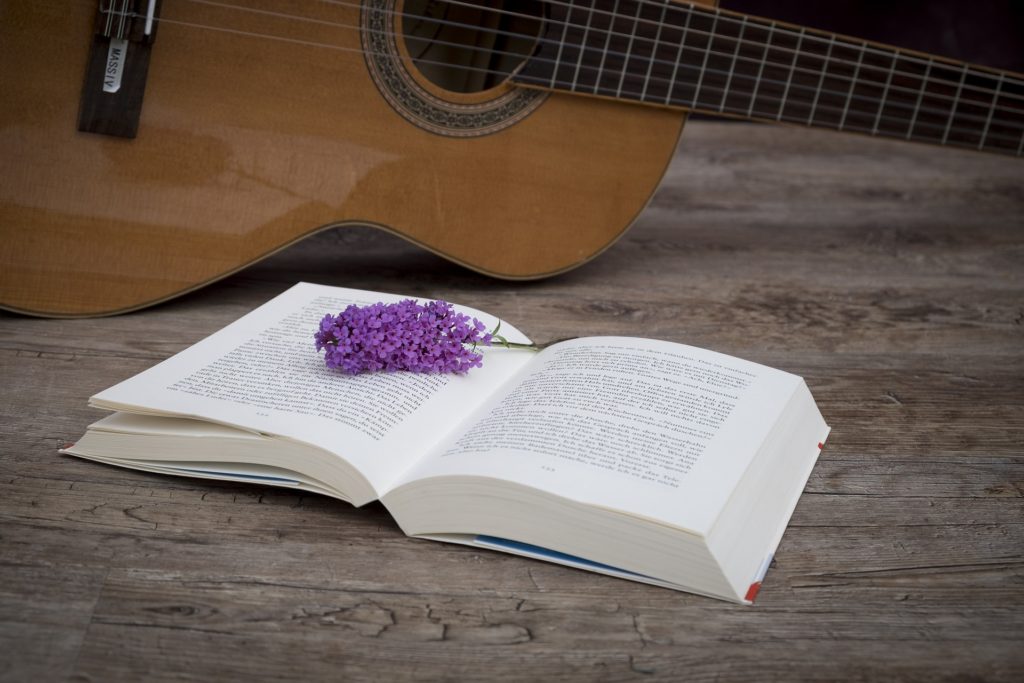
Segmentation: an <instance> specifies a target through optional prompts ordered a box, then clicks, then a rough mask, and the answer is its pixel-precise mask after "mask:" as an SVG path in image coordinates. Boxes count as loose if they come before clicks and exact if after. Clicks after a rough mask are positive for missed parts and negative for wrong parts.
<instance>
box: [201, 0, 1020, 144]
mask: <svg viewBox="0 0 1024 683" xmlns="http://www.w3.org/2000/svg"><path fill="white" fill-rule="evenodd" d="M186 1H187V2H193V3H196V4H204V5H211V6H216V7H221V8H225V9H231V10H238V11H243V12H250V13H256V14H266V15H270V16H275V17H280V18H285V19H291V20H296V21H306V22H311V23H316V24H324V25H328V26H335V27H339V28H346V29H352V30H362V29H361V27H358V26H354V25H351V24H343V23H338V22H331V21H325V20H320V19H314V18H311V17H305V16H301V15H294V14H287V13H283V12H275V11H270V10H259V9H255V8H248V7H242V6H239V5H234V4H230V3H223V2H216V1H215V0H186ZM320 1H321V2H324V3H326V4H330V5H338V6H343V7H350V8H352V9H360V5H359V4H357V3H352V2H345V1H344V0H320ZM449 4H458V5H464V6H467V7H473V8H476V9H480V10H485V11H489V12H493V13H498V14H504V15H511V16H517V17H524V18H528V19H530V20H532V21H539V20H538V19H537V18H536V17H533V16H531V15H527V14H521V13H517V12H508V11H504V10H498V9H495V8H488V7H478V6H476V5H472V4H469V3H466V2H459V1H458V0H449ZM552 4H560V3H557V2H556V3H552ZM563 4H564V3H563ZM659 6H660V5H659ZM381 11H382V12H384V13H386V14H390V15H392V16H403V17H405V16H418V15H409V14H406V13H403V12H395V11H392V10H381ZM609 14H610V13H609ZM428 19H429V21H430V22H431V23H436V24H438V25H447V26H457V27H461V28H469V29H473V30H477V31H479V32H481V33H487V34H497V35H506V36H511V37H518V38H527V39H536V40H537V41H538V42H545V43H548V44H550V45H557V44H560V43H559V42H558V41H552V40H546V39H544V38H539V37H537V36H532V35H529V34H520V33H515V32H510V31H503V30H500V29H491V28H487V27H480V26H476V25H474V24H466V23H462V22H454V21H450V20H445V19H433V18H428ZM552 23H553V24H554V25H556V26H558V25H571V24H563V23H562V22H552ZM577 28H578V27H577ZM595 32H600V29H596V30H595ZM384 33H385V34H387V35H395V34H394V33H393V32H384ZM605 33H606V35H620V36H626V34H612V33H608V32H605ZM691 33H700V32H699V31H691ZM706 35H709V36H710V35H712V34H710V33H706ZM434 42H436V43H437V44H442V45H447V46H452V47H459V48H462V49H465V50H467V51H471V52H487V53H490V54H502V55H508V56H513V57H522V55H519V54H517V53H511V52H507V51H502V50H492V49H488V48H486V47H477V46H472V45H465V44H461V43H453V42H450V41H443V40H435V41H434ZM649 42H654V41H649ZM734 42H738V41H735V40H734ZM752 44H756V45H759V46H760V45H761V44H760V43H752ZM769 48H770V46H765V51H766V52H767V50H768V49H769ZM579 49H580V51H581V53H583V52H586V51H591V52H593V51H595V50H598V48H590V47H586V46H579ZM684 49H686V48H685V46H684ZM688 49H690V50H695V51H700V52H704V50H702V49H701V48H698V47H690V48H688ZM789 52H791V53H795V52H796V51H794V50H789ZM609 53H610V54H615V55H618V56H621V57H624V58H629V57H631V56H632V55H629V54H626V53H621V52H616V51H609ZM710 54H713V55H717V56H721V57H728V58H736V59H742V60H744V61H752V62H757V63H758V64H760V63H761V60H758V59H754V58H745V57H739V56H738V55H734V54H733V55H730V54H727V53H722V52H714V51H711V52H710ZM532 59H533V60H535V61H539V62H548V63H550V64H555V65H556V68H557V66H559V65H560V64H559V62H558V60H552V59H546V58H543V57H534V58H532ZM648 61H650V62H651V63H652V64H653V63H654V62H660V63H662V64H665V65H668V66H674V65H675V63H674V62H668V61H665V60H660V59H657V58H654V59H651V60H648ZM794 61H795V60H794ZM826 61H828V60H826V59H825V58H822V62H823V66H824V64H825V62H826ZM831 61H837V60H831ZM625 63H626V60H625V59H624V65H625ZM894 63H895V62H894ZM765 65H766V66H773V67H780V68H785V69H787V70H791V71H793V70H795V71H802V72H804V73H807V74H810V75H812V76H815V77H822V80H824V76H825V75H824V74H822V73H821V72H817V71H814V70H812V69H807V68H801V67H796V68H795V69H794V68H793V66H794V65H792V64H784V63H781V62H773V61H767V62H766V63H765ZM446 66H448V67H449V68H452V69H457V68H459V67H456V66H455V65H451V64H446ZM579 66H580V68H583V69H588V70H591V71H593V70H595V68H596V67H594V66H592V65H584V64H580V65H579ZM681 66H683V67H684V68H686V69H690V70H698V71H706V72H709V73H714V74H719V75H723V76H726V75H729V74H731V73H732V72H725V71H722V70H717V69H703V70H702V69H701V68H700V67H697V66H695V65H690V64H682V65H681ZM463 68H465V67H463ZM892 71H893V73H894V74H900V73H901V72H899V71H897V70H895V69H892ZM494 73H498V72H494ZM887 73H888V70H887ZM904 75H905V74H904ZM732 77H735V78H737V79H746V80H756V81H760V82H762V83H768V84H775V85H781V84H782V82H781V81H775V80H771V79H760V78H758V77H757V76H754V75H751V74H743V73H740V74H733V75H732ZM914 77H915V78H917V77H918V76H914ZM653 80H655V81H660V82H662V83H669V84H670V85H671V86H672V87H671V89H672V91H673V92H674V90H675V85H674V84H673V82H672V81H671V79H665V78H662V77H659V76H654V78H653ZM831 80H833V81H836V80H838V81H846V82H850V83H851V84H852V85H851V88H850V89H849V90H848V91H846V92H838V91H835V90H828V89H824V90H823V89H821V88H820V87H816V86H811V85H806V84H801V83H796V84H794V85H793V86H792V87H793V88H795V89H797V90H804V91H811V92H813V93H815V94H816V95H817V94H829V95H835V96H839V97H844V98H846V97H849V98H851V99H855V100H861V101H863V102H867V103H869V104H870V105H872V106H873V107H875V110H874V111H873V112H871V114H872V115H874V114H875V113H876V112H877V111H878V110H879V109H880V108H881V107H882V106H884V107H885V108H899V109H906V110H915V111H918V112H919V113H926V114H928V113H930V114H937V115H941V116H949V115H950V114H951V112H949V111H947V110H939V109H933V108H931V107H928V106H917V105H916V104H912V103H911V102H910V101H899V100H894V101H891V102H890V101H887V99H888V98H883V99H882V100H878V99H875V98H872V97H868V96H864V95H858V94H856V92H855V90H856V86H858V85H868V86H872V87H880V85H881V84H880V83H875V82H872V81H857V79H856V78H849V77H845V76H842V75H833V76H832V77H831ZM932 82H936V81H934V80H933V81H932ZM924 84H925V80H924V79H922V85H924ZM596 88H597V84H595V91H594V92H595V93H596ZM569 89H570V90H576V89H575V88H574V87H570V88H569ZM710 89H711V90H716V91H719V92H722V93H723V99H724V97H727V96H728V94H729V92H728V90H727V89H724V88H721V87H717V88H716V87H714V86H710ZM963 89H966V86H964V88H963ZM888 90H889V91H902V92H905V93H908V94H909V95H910V97H911V98H912V99H916V98H917V97H918V96H919V95H925V94H926V93H924V92H923V91H917V90H913V89H911V88H905V87H901V86H897V85H894V84H891V83H890V85H889V88H888ZM695 94H696V92H695ZM740 94H745V93H740ZM1005 94H1006V95H1011V93H1005ZM986 95H988V96H990V97H989V99H990V101H989V102H981V101H972V100H966V101H965V100H963V99H962V98H959V99H958V98H956V97H950V96H946V95H941V94H936V93H928V94H927V98H928V99H929V100H931V101H945V102H952V103H954V104H966V105H968V106H974V107H983V108H986V109H988V110H989V111H991V112H992V113H993V114H994V113H995V112H999V113H1008V114H1011V115H1014V114H1024V109H1020V110H1018V109H1014V108H1008V107H1003V106H1000V105H998V102H997V100H998V97H991V93H990V92H988V91H986ZM640 99H641V100H643V98H642V97H641V98H640ZM806 104H807V103H804V102H799V101H792V102H786V105H787V106H788V105H793V106H803V105H806ZM693 106H697V103H696V102H694V103H693ZM817 108H818V107H815V109H817ZM824 109H826V110H828V109H830V107H828V106H825V107H824ZM831 109H832V110H833V111H834V110H835V108H834V107H832V108H831ZM712 110H713V108H712ZM855 113H865V114H866V113H867V112H855ZM883 118H884V119H888V120H896V121H899V122H901V123H902V122H903V120H902V119H896V118H895V117H892V116H886V117H883ZM956 118H957V119H959V120H966V121H977V122H978V123H986V122H987V121H988V118H989V117H988V116H986V115H973V114H967V113H963V112H959V113H956ZM921 125H929V124H927V123H924V122H922V123H921ZM944 125H945V124H942V126H941V127H944ZM997 125H998V126H1000V127H1002V128H1011V129H1017V128H1018V126H1017V125H1015V124H1014V123H1013V122H1007V121H1003V120H999V121H998V124H997ZM931 127H940V126H939V124H932V126H931ZM954 130H958V129H954ZM965 130H966V129H965ZM958 132H960V131H958Z"/></svg>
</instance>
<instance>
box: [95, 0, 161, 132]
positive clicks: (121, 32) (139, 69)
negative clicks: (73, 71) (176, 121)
mask: <svg viewBox="0 0 1024 683" xmlns="http://www.w3.org/2000/svg"><path fill="white" fill-rule="evenodd" d="M160 4H161V0H100V2H99V7H98V9H97V11H96V20H95V23H94V34H93V41H92V47H91V48H90V50H89V61H88V63H87V65H86V70H85V84H84V85H83V86H82V99H81V104H80V105H79V109H78V130H80V131H83V132H86V133H98V134H100V135H111V136H114V137H121V138H134V137H135V136H136V135H137V134H138V131H139V120H140V118H141V116H142V99H143V96H144V95H145V92H146V77H147V75H148V73H149V57H150V53H151V51H152V49H153V41H154V40H155V39H156V32H157V23H158V21H159V15H160Z"/></svg>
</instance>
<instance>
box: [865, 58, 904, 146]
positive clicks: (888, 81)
mask: <svg viewBox="0 0 1024 683" xmlns="http://www.w3.org/2000/svg"><path fill="white" fill-rule="evenodd" d="M899 58H900V52H899V50H897V51H896V53H895V54H894V55H893V56H892V65H891V66H890V67H889V75H888V76H887V77H886V79H885V89H883V90H882V97H881V98H880V99H879V102H878V113H877V114H876V115H875V123H874V125H872V126H871V134H872V135H878V125H879V124H880V123H881V122H882V112H884V111H885V101H886V100H887V99H888V97H889V89H890V88H891V87H892V77H893V75H894V74H895V73H896V62H897V60H898V59H899Z"/></svg>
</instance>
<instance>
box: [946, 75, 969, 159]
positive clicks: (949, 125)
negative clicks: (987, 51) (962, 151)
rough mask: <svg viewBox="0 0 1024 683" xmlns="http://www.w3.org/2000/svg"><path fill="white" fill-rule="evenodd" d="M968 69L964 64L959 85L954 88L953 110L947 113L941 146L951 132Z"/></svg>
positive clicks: (947, 139)
mask: <svg viewBox="0 0 1024 683" xmlns="http://www.w3.org/2000/svg"><path fill="white" fill-rule="evenodd" d="M968 70H969V67H968V66H967V65H966V64H964V68H963V73H962V74H961V75H960V84H959V85H958V86H957V87H956V95H954V96H953V108H952V109H950V111H949V121H948V123H946V131H945V132H944V133H943V134H942V144H944V145H945V144H946V143H947V142H948V141H949V133H950V131H952V130H953V119H954V118H956V108H957V107H959V106H960V95H961V94H963V91H964V81H966V80H967V72H968Z"/></svg>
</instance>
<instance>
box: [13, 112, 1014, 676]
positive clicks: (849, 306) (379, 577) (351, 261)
mask: <svg viewBox="0 0 1024 683" xmlns="http://www.w3.org/2000/svg"><path fill="white" fill-rule="evenodd" d="M1022 217H1024V190H1022V185H1021V183H1020V168H1019V163H1016V162H1014V161H1013V160H1004V159H1000V158H992V157H988V156H983V155H977V154H969V153H960V152H949V151H943V150H932V149H929V148H926V147H914V146H902V145H898V144H894V143H889V142H885V141H878V140H860V139H856V138H854V139H850V138H845V137H842V136H830V135H825V134H816V133H813V132H812V133H808V132H806V131H800V130H786V129H778V128H767V127H764V128H762V127H753V126H741V125H723V124H707V123H696V122H695V123H693V124H691V125H690V126H689V127H688V129H687V136H686V137H685V138H684V141H683V144H682V146H681V148H680V156H679V158H678V159H677V163H676V164H675V165H674V166H673V167H672V169H670V172H669V174H668V177H667V178H666V181H665V184H664V186H663V188H662V189H661V190H660V191H659V192H658V194H657V195H656V197H655V198H654V200H653V202H652V204H651V206H650V207H649V209H648V210H647V211H646V212H645V213H644V215H643V216H642V217H641V219H640V220H639V221H638V223H637V225H635V226H634V227H633V229H632V230H631V231H630V232H629V233H628V234H627V235H626V236H625V237H624V238H623V240H622V241H621V242H620V243H619V244H617V245H615V247H614V248H612V249H611V250H610V251H608V252H607V253H606V254H604V255H603V256H602V257H601V258H600V259H598V260H596V261H594V262H593V263H591V264H589V265H587V266H585V267H583V268H581V269H579V270H577V271H574V272H572V273H568V274H566V275H564V276H561V277H558V278H554V279H552V280H548V281H544V282H539V283H504V282H494V281H491V280H488V279H486V278H483V277H481V276H478V275H475V274H473V273H469V272H466V271H464V270H462V269H460V268H458V267H455V266H451V265H450V264H447V263H446V262H443V261H442V260H440V259H438V258H437V257H434V256H432V255H430V254H426V253H423V252H422V251H420V250H418V249H417V248H415V247H413V246H411V245H408V244H406V243H404V242H402V241H400V240H398V239H397V238H394V237H391V236H389V235H386V234H383V233H379V232H376V231H372V230H369V229H365V230H364V229H354V230H353V229H350V230H339V231H334V232H327V233H323V234H321V235H318V236H316V237H314V238H311V239H309V240H307V241H306V242H303V243H300V244H298V245H295V246H294V247H292V248H289V249H288V250H285V251H284V252H282V253H280V254H278V255H276V256H275V257H273V258H271V259H269V260H267V261H265V262H264V263H262V264H259V265H257V266H255V267H253V268H250V269H248V270H246V271H244V272H243V273H240V274H239V275H236V276H234V277H231V278H229V279H227V280H225V281H223V282H221V283H219V284H216V285H214V286H211V287H209V288H206V289H204V290H201V291H199V292H196V293H194V294H192V295H189V296H187V297H183V298H181V299H179V300H176V301H173V302H169V303H167V304H165V305H162V306H159V307H157V308H155V309H152V310H150V311H146V312H143V313H138V314H132V315H126V316H121V317H117V318H110V319H104V320H80V321H44V320H33V319H27V318H19V317H16V316H11V315H7V314H0V379H2V383H3V388H4V391H2V392H0V652H2V653H3V655H0V679H2V680H18V681H21V680H38V679H58V680H59V679H68V678H70V679H71V680H96V681H99V680H138V679H148V680H219V679H239V678H250V679H251V678H278V679H280V680H298V679H302V680H310V679H316V678H343V679H347V680H381V679H403V678H412V679H416V678H424V679H431V680H436V679H449V680H461V679H476V680H479V679H485V678H487V679H491V678H502V677H504V678H511V679H523V678H541V677H543V678H552V679H559V680H624V679H628V678H634V677H639V676H646V677H648V678H653V679H662V680H678V679H682V678H685V679H688V680H697V681H702V680H709V681H710V680H720V679H723V678H724V679H728V680H739V681H744V680H750V681H763V680H770V679H815V680H840V679H846V680H877V679H887V680H891V679H898V680H910V681H916V680H920V681H933V680H936V679H963V680H992V681H1002V680H1005V681H1016V680H1020V679H1022V678H1024V618H1022V617H1021V616H1020V615H1021V614H1024V609H1022V608H1024V541H1022V539H1024V353H1022V350H1024V305H1022V303H1021V302H1022V301H1024V296H1022V294H1024V222H1022ZM300 279H303V280H310V281H316V282H324V283H326V284H338V285H343V286H350V287H361V288H365V289H377V290H382V291H394V292H406V293H409V294H414V295H421V296H444V297H446V298H450V299H452V300H455V301H458V302H460V303H466V304H469V305H472V306H476V307H479V308H482V309H484V310H488V311H490V312H493V313H496V314H499V315H501V316H503V317H505V318H507V319H508V320H510V321H512V322H514V323H516V324H518V325H520V326H522V327H523V328H524V329H525V330H526V331H528V332H529V333H530V334H532V335H533V336H535V337H536V338H538V339H545V338H552V337H558V336H564V335H567V334H639V335H642V336H651V337H661V338H665V339H672V340H676V341H682V342H685V343H692V344H696V345H699V346H705V347H709V348H714V349H716V350H719V351H723V352H725V353H730V354H735V355H739V356H743V357H746V358H749V359H751V360H755V361H758V362H763V363H766V364H768V365H772V366H775V367H781V368H783V369H786V370H789V371H792V372H795V373H798V374H801V375H803V376H804V377H806V378H807V381H808V384H809V386H810V387H811V389H812V391H813V393H814V394H815V397H816V398H817V400H818V402H819V405H820V406H821V408H822V411H823V413H824V414H825V415H826V417H827V418H828V420H829V421H830V423H831V424H832V425H833V427H834V430H833V432H832V435H831V436H830V438H829V442H828V444H827V446H826V448H825V450H824V452H823V454H822V457H821V460H820V461H819V464H818V466H817V467H816V468H815V470H814V472H813V474H812V476H811V479H810V482H809V484H808V487H807V490H806V492H805V495H804V496H803V498H802V499H801V501H800V504H799V505H798V507H797V509H796V512H795V514H794V517H793V521H792V524H791V525H790V528H789V529H788V531H787V532H786V535H785V536H784V538H783V541H782V544H781V546H780V548H779V552H778V553H777V556H776V559H775V563H774V567H773V569H772V570H771V571H770V572H769V574H768V577H767V579H766V582H765V586H764V588H763V590H762V592H761V594H760V596H759V598H758V602H757V605H756V606H755V607H753V608H742V607H738V606H734V605H729V604H726V603H720V602H716V601H712V600H708V599H705V598H700V597H697V596H692V595H686V594H682V593H674V592H671V591H665V590H661V589H657V588H652V587H649V586H643V585H640V584H634V583H630V582H625V581H618V580H615V579H610V578H607V577H602V576H597V575H593V574H589V573H586V572H580V571H576V570H570V569H567V568H564V567H558V566H555V565H549V564H544V563H541V562H534V561H529V560H525V559H521V558H516V557H512V556H508V555H503V554H500V553H495V552H479V551H475V550H473V549H469V548H462V547H456V546H446V545H444V544H439V543H432V542H426V541H416V540H412V539H407V538H405V537H404V536H403V535H402V534H401V532H400V531H399V530H398V529H397V527H396V526H395V524H394V522H393V521H392V520H391V519H390V517H389V516H388V515H387V513H386V512H385V511H384V509H383V508H382V507H381V506H379V505H370V506H367V507H365V508H362V509H354V508H352V507H351V506H349V505H347V504H345V503H341V502H340V501H334V500H330V499H327V498H324V497H319V496H310V495H303V494H298V493H296V492H293V491H283V490H279V489H272V488H267V487H257V486H246V485H240V484H231V483H223V482H209V481H201V480H190V479H183V478H173V477H161V476H158V475H151V474H146V473H139V472H131V471H126V470H120V469H117V468H113V467H105V466H100V465H97V464H94V463H89V462H84V461H79V460H76V459H73V458H66V457H62V456H59V455H58V454H57V453H56V449H57V448H58V447H59V446H61V445H62V444H63V443H65V442H67V441H71V440H74V439H75V438H77V437H78V436H79V435H80V434H81V432H82V430H83V429H84V427H85V426H86V425H87V424H88V423H89V422H90V421H92V420H94V419H96V418H97V417H99V415H100V414H101V413H99V412H98V411H94V410H91V409H89V408H87V407H86V405H85V402H86V400H87V398H88V396H90V395H91V394H93V393H95V392H96V391H99V390H101V389H103V388H106V387H107V386H109V385H111V384H113V383H114V382H117V381H119V380H121V379H124V378H126V377H129V376H131V375H133V374H135V373H137V372H139V371H141V370H143V369H145V368H147V367H149V366H151V365H152V364H153V363H155V362H157V361H159V360H162V359H163V358H166V357H167V356H169V355H171V354H173V353H175V352H177V351H179V350H181V349H183V348H185V347H187V346H189V345H190V344H192V343H194V342H195V341H196V340H198V339H199V338H201V337H203V336H205V335H207V334H209V333H211V332H213V331H215V330H217V329H219V328H221V327H223V326H224V325H225V324H227V323H229V322H231V321H232V320H234V319H236V318H238V317H239V316H241V315H243V314H244V313H246V312H248V311H249V310H251V309H252V308H254V307H255V306H257V305H259V304H261V303H263V302H264V301H266V300H267V299H269V298H270V297H272V296H273V295H275V294H277V293H279V292H281V291H283V290H284V289H286V288H287V287H288V286H290V285H291V284H293V283H294V282H295V281H297V280H300Z"/></svg>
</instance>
